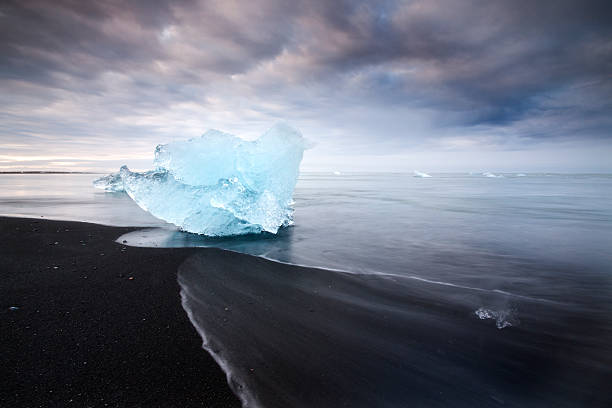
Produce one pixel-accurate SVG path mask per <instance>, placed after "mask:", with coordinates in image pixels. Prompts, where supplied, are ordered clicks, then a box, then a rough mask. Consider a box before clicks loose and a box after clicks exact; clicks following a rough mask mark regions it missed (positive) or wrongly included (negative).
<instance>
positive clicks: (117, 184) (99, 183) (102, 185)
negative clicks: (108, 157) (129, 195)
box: [93, 173, 125, 193]
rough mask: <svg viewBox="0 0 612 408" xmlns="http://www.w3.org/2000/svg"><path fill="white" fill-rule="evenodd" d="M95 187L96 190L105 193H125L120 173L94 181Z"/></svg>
mask: <svg viewBox="0 0 612 408" xmlns="http://www.w3.org/2000/svg"><path fill="white" fill-rule="evenodd" d="M93 185H94V187H95V188H99V189H102V190H104V191H108V192H112V193H118V192H121V191H125V190H124V188H123V180H122V179H121V175H120V174H119V173H112V174H109V175H108V176H104V177H100V178H99V179H96V180H94V182H93Z"/></svg>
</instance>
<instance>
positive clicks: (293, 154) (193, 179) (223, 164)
mask: <svg viewBox="0 0 612 408" xmlns="http://www.w3.org/2000/svg"><path fill="white" fill-rule="evenodd" d="M305 148H306V141H305V140H304V139H303V137H302V135H301V134H300V132H298V131H297V130H295V129H293V128H291V127H289V126H288V125H285V124H277V125H276V126H274V127H273V128H272V129H270V130H268V131H267V132H266V133H265V134H264V135H262V136H261V137H260V138H259V139H258V140H255V141H245V140H242V139H240V138H237V137H235V136H232V135H229V134H227V133H222V132H219V131H216V130H212V131H208V132H206V133H205V134H204V135H203V136H202V137H201V138H197V139H191V140H187V141H183V142H173V143H169V144H166V145H159V146H157V148H156V149H155V162H154V164H155V167H156V169H155V170H153V171H148V172H144V173H137V172H132V171H130V170H129V169H128V168H127V167H126V166H123V167H122V168H121V170H120V172H119V173H116V174H111V175H109V176H106V177H103V178H100V179H98V180H96V181H95V182H94V185H95V186H96V187H98V188H102V189H105V190H107V191H121V190H125V191H126V192H127V193H128V194H129V196H130V197H131V198H132V199H133V200H134V201H135V202H136V203H137V204H138V205H139V206H140V207H141V208H143V209H145V210H146V211H149V212H150V213H151V214H153V215H154V216H156V217H158V218H161V219H163V220H165V221H168V222H170V223H173V224H175V225H177V226H179V227H180V228H181V229H182V230H184V231H189V232H195V233H198V234H204V235H209V236H227V235H241V234H248V233H259V232H264V231H265V232H271V233H276V232H277V231H278V228H279V227H281V226H286V225H290V224H292V222H293V208H292V206H291V204H292V196H293V189H294V187H295V183H296V181H297V176H298V172H299V165H300V162H301V160H302V154H303V152H304V149H305Z"/></svg>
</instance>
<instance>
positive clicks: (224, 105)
mask: <svg viewBox="0 0 612 408" xmlns="http://www.w3.org/2000/svg"><path fill="white" fill-rule="evenodd" d="M610 21H612V5H611V4H610V3H609V2H607V1H597V0H593V1H589V2H580V1H577V0H576V1H570V0H556V1H538V2H533V1H527V0H516V1H495V2H492V1H484V0H471V1H465V2H455V1H450V0H431V1H382V2H379V1H335V2H329V1H325V0H319V1H297V2H285V1H280V0H278V1H276V0H264V1H251V2H239V1H144V0H143V1H130V2H123V1H99V2H82V1H74V0H63V1H54V2H47V1H42V0H39V1H29V0H22V1H4V2H3V3H2V4H1V5H0V86H1V87H2V90H3V92H2V95H0V117H1V119H2V125H0V144H2V143H4V144H5V145H6V146H8V145H11V146H15V145H20V146H28V148H27V149H26V148H22V149H23V151H24V152H26V151H27V152H29V153H28V154H30V153H31V152H32V151H36V150H45V151H53V152H56V151H57V150H58V146H63V147H62V149H63V150H71V149H72V150H74V151H79V152H92V151H100V150H102V151H105V152H108V155H113V154H114V153H113V152H114V151H117V149H118V148H117V146H118V145H119V144H120V146H121V148H120V150H121V151H122V152H125V154H126V156H127V155H128V153H129V152H131V154H134V155H140V156H142V155H144V152H145V150H146V149H147V148H148V149H149V150H151V149H152V144H154V143H158V142H163V141H165V140H168V139H170V138H174V137H177V138H180V137H190V136H194V135H195V134H197V133H200V132H201V131H203V130H205V128H207V127H221V128H224V129H227V130H230V131H234V132H238V133H243V134H246V135H247V136H255V135H256V134H257V133H259V132H260V131H262V130H264V128H265V127H266V126H268V125H269V124H270V123H271V122H272V121H274V120H277V119H280V118H284V119H288V120H290V121H292V122H294V123H296V124H297V125H298V126H300V127H301V128H303V129H305V130H306V131H307V133H309V134H308V135H309V137H311V138H313V139H315V140H316V141H317V142H319V146H320V149H321V151H323V153H324V154H329V155H333V154H336V155H337V154H340V152H344V154H361V153H363V152H372V151H375V152H378V153H380V154H385V152H387V153H389V152H393V153H397V152H398V151H402V150H406V151H408V150H410V149H414V148H415V146H417V147H418V146H429V148H435V146H446V147H444V148H445V149H447V148H450V147H448V146H454V147H452V148H453V149H460V148H463V147H460V146H471V147H470V148H474V146H475V145H474V143H476V147H478V148H484V149H490V148H497V149H502V150H503V149H517V148H526V146H529V145H533V144H538V143H561V142H562V143H568V142H571V141H572V140H580V141H590V142H589V143H600V144H601V143H609V142H606V141H608V140H610V136H611V129H612V119H611V118H612V103H611V102H610V101H612V81H611V79H612V25H611V24H610ZM147 146H148V147H147ZM423 148H425V147H423ZM11 149H13V150H15V151H18V150H19V149H20V148H11ZM13 150H12V151H11V154H16V153H15V152H14V151H13ZM378 153H377V154H378Z"/></svg>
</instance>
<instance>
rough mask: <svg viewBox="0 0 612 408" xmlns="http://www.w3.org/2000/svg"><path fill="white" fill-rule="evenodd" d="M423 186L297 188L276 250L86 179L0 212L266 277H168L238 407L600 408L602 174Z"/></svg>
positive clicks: (20, 190)
mask: <svg viewBox="0 0 612 408" xmlns="http://www.w3.org/2000/svg"><path fill="white" fill-rule="evenodd" d="M432 176H433V177H431V178H418V177H413V176H412V175H407V174H346V175H332V174H302V175H301V176H300V179H299V181H298V185H297V187H296V191H295V196H294V198H295V225H294V226H292V227H289V228H284V229H281V230H280V231H279V234H278V235H271V234H263V235H261V234H260V235H252V236H247V237H242V238H227V239H207V238H205V237H202V236H198V235H194V234H188V233H184V232H180V231H178V230H177V229H176V228H175V227H173V226H171V225H168V224H165V223H163V222H161V221H158V220H156V219H154V218H152V217H151V216H150V215H149V214H147V213H146V212H144V211H142V210H140V209H139V208H138V207H137V206H136V205H135V204H134V203H133V202H132V201H131V200H130V199H129V197H127V196H126V195H125V194H117V193H105V192H102V191H99V190H94V189H93V188H92V187H91V180H93V179H94V178H95V177H96V176H95V175H10V176H8V175H0V186H1V187H2V189H1V190H0V214H3V215H14V216H31V217H40V216H41V215H42V216H44V217H48V218H56V219H69V220H80V221H92V222H99V223H103V224H110V225H133V226H143V227H147V228H144V229H141V230H137V231H135V232H132V233H129V234H126V235H124V236H122V237H119V238H118V241H119V242H122V243H125V244H128V245H136V246H154V247H155V246H164V247H180V246H202V247H219V248H223V249H230V250H232V251H237V252H243V253H245V254H250V255H257V256H259V257H264V258H267V259H269V260H273V261H277V262H276V263H274V262H267V261H266V260H262V259H257V258H253V257H240V258H238V257H236V256H232V254H230V253H226V254H227V255H226V256H225V258H224V259H225V260H224V261H220V260H219V259H218V258H215V257H212V258H207V253H206V252H204V253H201V254H197V256H195V257H192V258H190V259H188V260H187V261H186V262H185V263H184V264H183V265H182V266H181V268H180V270H179V274H178V279H179V283H180V286H181V296H182V299H183V306H184V308H185V310H186V312H187V313H188V315H189V317H190V319H191V321H192V323H193V324H194V326H195V327H196V328H197V329H198V331H199V333H200V334H201V335H202V338H203V339H204V346H205V348H206V349H207V350H208V351H209V352H210V353H211V354H212V355H213V356H215V358H216V359H217V361H219V362H220V364H221V366H222V368H223V369H224V370H225V371H226V372H227V373H228V376H229V379H230V384H231V385H232V387H233V389H234V390H235V391H236V393H237V394H238V395H240V396H241V398H242V399H243V401H244V402H245V404H246V406H263V407H273V406H296V407H299V406H304V407H308V406H321V407H325V406H330V407H337V406H364V407H366V406H367V407H371V406H380V407H386V406H389V407H402V406H406V405H408V406H416V407H419V406H423V407H433V406H439V407H445V406H458V407H471V406H495V407H504V406H505V407H507V406H513V407H541V406H567V407H574V406H588V407H595V406H602V407H603V406H610V404H611V403H612V398H611V397H610V393H609V392H608V387H607V384H609V383H610V382H611V381H612V176H610V175H597V174H593V175H559V174H550V175H548V174H528V175H526V176H517V175H511V174H506V175H505V176H504V177H484V176H483V175H469V174H432ZM278 262H282V263H287V264H294V265H295V264H297V265H306V266H312V267H320V268H323V269H307V268H306V269H304V268H296V267H291V266H287V265H281V264H279V263H278Z"/></svg>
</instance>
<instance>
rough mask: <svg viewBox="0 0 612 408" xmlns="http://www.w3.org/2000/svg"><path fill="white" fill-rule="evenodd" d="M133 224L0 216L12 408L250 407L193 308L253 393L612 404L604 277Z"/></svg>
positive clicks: (313, 399) (299, 401) (281, 401)
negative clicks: (189, 237)
mask: <svg viewBox="0 0 612 408" xmlns="http://www.w3.org/2000/svg"><path fill="white" fill-rule="evenodd" d="M132 230H134V229H133V228H116V227H105V226H100V225H95V224H87V223H75V222H63V221H47V220H42V219H41V220H37V219H19V218H0V238H1V239H2V243H3V245H2V247H1V249H0V262H1V264H0V274H1V275H0V279H1V280H0V282H2V284H1V285H0V299H1V300H2V305H1V308H2V310H1V312H0V322H1V323H0V342H1V344H0V345H1V347H2V365H1V368H0V374H1V377H0V384H1V387H2V388H1V389H0V407H64V406H78V407H84V406H88V407H104V406H109V407H195V406H199V407H201V406H204V407H235V406H240V401H239V399H238V398H237V397H236V396H235V395H234V394H233V393H232V391H231V389H230V387H229V386H228V384H227V382H226V376H225V374H224V372H223V371H222V370H221V369H220V368H219V366H218V365H217V363H216V362H215V361H214V360H213V358H212V357H210V355H209V354H208V353H207V352H206V351H204V350H203V349H202V340H201V338H200V336H198V333H197V332H196V329H195V328H194V326H192V324H191V322H190V319H191V321H192V322H193V323H194V324H195V325H196V326H197V328H198V330H200V331H201V333H202V334H203V335H204V336H205V337H206V344H207V350H209V351H210V352H212V353H214V354H215V356H216V358H218V359H219V360H220V361H221V362H222V363H223V364H224V365H225V366H226V368H227V370H228V372H229V373H230V375H231V380H232V381H231V383H232V387H233V390H235V391H236V393H237V394H239V395H240V397H241V398H243V399H244V400H245V401H246V402H247V404H248V406H264V407H283V408H284V407H308V408H309V407H330V408H335V407H338V406H350V407H364V408H365V407H368V408H370V407H398V406H402V407H403V406H413V407H427V408H431V407H465V408H470V407H475V406H479V407H517V408H524V407H533V408H539V407H549V406H550V407H553V406H554V407H567V408H573V407H609V406H610V402H611V401H612V397H611V394H610V393H609V392H608V388H609V386H608V385H609V384H610V380H611V379H612V370H611V367H612V363H611V361H610V358H611V357H610V356H612V353H611V352H610V344H612V343H610V339H611V338H612V336H611V335H612V333H611V332H610V327H611V326H610V317H609V316H610V313H609V310H610V307H609V302H608V299H607V298H606V297H605V296H601V294H606V293H609V290H608V286H609V284H608V281H609V280H608V278H607V277H605V276H600V275H598V274H591V275H589V274H587V273H586V272H584V273H583V275H582V277H581V279H582V280H581V283H580V286H576V289H575V292H576V293H577V295H576V296H573V295H572V294H571V293H563V292H559V299H558V301H557V300H546V299H537V298H528V297H524V296H522V297H521V296H510V295H508V294H503V293H500V292H498V291H488V290H483V289H478V290H475V289H470V288H467V287H458V286H454V285H450V284H432V282H424V281H421V280H418V279H410V278H406V277H401V276H392V275H387V276H385V275H379V276H376V275H359V274H348V273H342V272H333V271H328V270H323V269H315V268H306V267H299V266H293V265H287V264H283V263H279V262H272V261H269V260H266V259H262V258H258V257H254V256H250V255H245V254H239V253H234V252H229V251H224V250H220V249H215V248H174V249H163V248H155V249H153V248H135V247H126V246H124V245H121V244H118V243H116V242H114V240H115V239H116V238H117V237H118V236H120V235H121V234H123V233H125V232H128V231H132ZM432 267H435V265H434V266H432ZM545 267H546V265H544V264H541V265H539V266H538V268H539V269H533V270H532V271H531V272H532V273H537V272H538V271H539V270H540V269H542V270H544V269H543V268H545ZM524 268H526V267H524ZM527 272H528V270H527V269H525V273H527ZM571 272H572V271H571V270H570V271H564V270H563V269H560V268H559V269H556V270H554V274H555V276H556V277H558V279H563V278H564V277H566V278H567V277H568V276H572V275H571V274H570V273H571ZM551 273H552V272H551ZM177 274H178V275H177ZM177 278H178V280H177ZM598 288H599V289H598ZM580 290H584V291H586V293H588V294H589V296H585V295H583V294H581V293H580ZM598 291H600V292H601V294H600V295H598ZM181 296H182V300H183V305H184V307H185V308H183V306H182V305H181ZM483 307H485V308H487V309H489V308H490V309H491V310H492V311H493V312H495V311H498V312H500V311H503V312H507V313H508V315H507V316H505V317H504V318H503V319H502V320H503V321H504V322H505V321H506V320H507V321H508V323H509V324H510V325H509V326H508V327H506V326H505V325H501V326H500V325H499V323H500V322H499V321H498V322H497V323H498V324H497V326H496V322H495V320H494V319H485V320H481V319H479V318H478V317H477V315H476V313H475V312H476V311H477V310H481V308H483ZM188 315H189V317H188ZM502 323H503V322H502ZM499 327H503V329H500V328H499Z"/></svg>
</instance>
